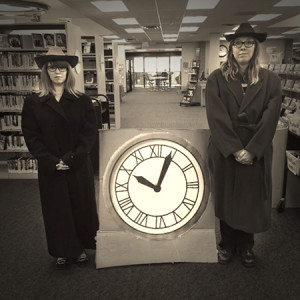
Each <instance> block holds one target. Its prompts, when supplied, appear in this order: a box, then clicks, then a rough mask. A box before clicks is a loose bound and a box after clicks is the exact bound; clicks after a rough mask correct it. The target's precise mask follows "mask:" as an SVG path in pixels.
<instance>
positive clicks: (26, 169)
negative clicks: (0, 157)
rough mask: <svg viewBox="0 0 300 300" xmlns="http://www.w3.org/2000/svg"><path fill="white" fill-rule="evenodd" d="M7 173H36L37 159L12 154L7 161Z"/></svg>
mask: <svg viewBox="0 0 300 300" xmlns="http://www.w3.org/2000/svg"><path fill="white" fill-rule="evenodd" d="M7 167H8V173H19V174H21V173H37V160H36V159H34V158H29V157H18V156H14V157H11V158H10V159H8V161H7Z"/></svg>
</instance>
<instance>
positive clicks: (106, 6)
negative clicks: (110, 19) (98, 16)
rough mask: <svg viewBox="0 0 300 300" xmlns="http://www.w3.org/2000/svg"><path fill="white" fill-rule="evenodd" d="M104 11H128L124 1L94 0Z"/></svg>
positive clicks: (93, 2) (94, 3)
mask: <svg viewBox="0 0 300 300" xmlns="http://www.w3.org/2000/svg"><path fill="white" fill-rule="evenodd" d="M91 3H92V4H93V5H95V6H96V7H97V8H98V9H99V10H100V11H102V12H117V11H128V8H127V7H126V6H125V4H124V3H123V1H92V2H91Z"/></svg>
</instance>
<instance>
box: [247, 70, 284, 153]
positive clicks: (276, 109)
mask: <svg viewBox="0 0 300 300" xmlns="http://www.w3.org/2000/svg"><path fill="white" fill-rule="evenodd" d="M272 75H273V76H271V79H270V81H269V82H270V98H269V99H268V101H267V105H266V106H265V110H264V112H263V114H262V118H261V120H260V121H259V122H258V124H257V125H258V129H257V131H256V133H255V134H254V136H253V137H252V139H251V140H250V141H249V143H248V144H247V146H246V147H245V149H246V150H248V151H249V152H251V153H252V154H254V155H255V156H256V157H257V159H261V158H262V157H263V156H264V151H265V150H266V148H267V147H268V146H269V145H271V143H272V139H273V137H274V134H275V131H276V127H277V123H278V119H279V114H280V108H281V102H282V96H281V95H282V92H281V85H280V79H279V77H277V76H275V75H274V74H272Z"/></svg>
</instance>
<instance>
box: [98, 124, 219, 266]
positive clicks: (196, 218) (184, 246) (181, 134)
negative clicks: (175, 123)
mask: <svg viewBox="0 0 300 300" xmlns="http://www.w3.org/2000/svg"><path fill="white" fill-rule="evenodd" d="M209 137H210V132H209V130H200V129H191V130H190V129H134V128H128V129H118V130H100V131H99V198H98V202H97V206H98V215H99V223H100V228H99V230H98V232H97V235H96V245H97V248H96V256H95V260H96V268H107V267H113V266H122V265H136V264H151V263H167V262H171V263H174V262H205V263H216V262H217V250H216V237H215V216H214V207H213V201H212V199H211V197H210V192H209V183H208V182H209V176H208V172H207V170H206V165H205V160H206V153H207V146H208V141H209ZM154 139H159V140H169V141H171V142H172V143H178V144H180V145H181V146H182V147H184V148H185V149H186V151H188V152H189V153H191V155H193V157H195V159H196V161H197V163H198V161H199V162H200V163H199V165H200V166H201V170H202V171H201V172H202V174H203V178H204V184H203V188H204V191H203V197H202V201H201V203H200V202H199V203H200V205H199V208H198V210H197V212H196V213H195V214H194V215H193V216H192V217H191V218H190V219H189V220H188V222H187V223H186V224H183V225H182V226H180V228H177V229H174V228H173V229H174V230H172V231H171V232H165V233H161V234H151V233H149V232H148V233H146V232H142V231H140V230H137V229H136V228H132V226H130V224H128V223H126V222H124V220H123V219H122V218H121V217H120V215H119V214H118V212H117V211H116V209H115V207H114V205H113V202H112V200H111V189H110V181H111V180H112V174H113V172H114V168H116V170H117V169H118V168H120V167H121V166H122V162H123V161H125V157H126V156H127V154H128V153H129V152H127V151H130V149H133V148H132V147H134V146H135V145H137V146H138V145H140V143H143V141H145V140H154ZM126 153H127V154H126ZM157 153H158V152H157ZM166 154H167V155H166ZM166 154H163V155H161V156H162V158H160V160H159V159H158V162H157V165H158V167H157V168H158V169H157V170H158V171H157V170H156V171H155V170H154V171H155V172H154V171H153V174H154V175H153V177H152V175H151V176H148V173H147V174H146V173H144V170H145V169H147V168H148V167H147V165H145V168H141V169H140V170H138V169H137V168H136V171H139V172H137V173H132V174H134V175H136V176H140V177H144V179H146V180H147V181H144V179H143V178H139V180H140V181H142V182H144V183H145V182H146V184H148V181H149V182H151V186H152V187H154V186H156V185H157V183H159V179H157V178H158V177H159V178H161V171H162V169H163V167H162V166H164V165H168V164H169V161H168V160H167V159H166V156H168V154H170V152H169V153H168V152H167V153H166ZM122 157H123V158H124V159H123V160H122V159H121V160H120V161H119V159H120V158H122ZM118 161H119V162H118ZM165 161H167V162H166V163H165ZM172 164H175V163H174V162H173V163H172V162H170V164H169V169H167V171H166V173H165V175H164V176H165V177H164V178H163V180H162V183H161V189H162V190H163V188H164V185H165V184H167V183H168V181H169V180H170V178H169V175H170V174H169V173H168V172H169V171H172V172H171V173H172V174H173V173H176V172H175V171H174V168H175V165H172ZM141 166H142V165H141ZM171 168H172V169H171ZM187 168H188V164H187ZM175 170H176V169H175ZM140 171H141V172H140ZM177 171H178V172H179V170H177ZM125 172H126V171H125ZM156 172H157V173H159V174H156ZM162 173H164V172H162ZM179 174H180V173H179ZM162 177H163V176H162ZM132 179H133V178H132ZM121 184H123V183H122V182H121V183H120V186H121ZM135 184H138V182H137V181H136V182H135ZM149 185H150V184H149ZM119 188H121V187H119ZM139 188H141V189H142V188H144V189H146V188H148V186H145V187H144V186H143V184H141V185H140V187H139ZM156 188H157V187H156ZM149 191H150V192H151V189H150V187H149ZM142 193H143V192H142Z"/></svg>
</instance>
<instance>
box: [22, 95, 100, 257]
mask: <svg viewBox="0 0 300 300" xmlns="http://www.w3.org/2000/svg"><path fill="white" fill-rule="evenodd" d="M22 130H23V134H24V137H25V141H26V144H27V147H28V149H29V151H30V153H31V154H32V155H33V156H34V157H35V158H37V160H38V178H39V188H40V197H41V204H42V212H43V217H44V223H45V230H46V237H47V243H48V251H49V254H50V255H52V256H54V257H76V256H78V255H79V254H80V253H81V252H82V250H83V249H89V248H95V236H96V231H97V230H98V227H99V223H98V216H97V209H96V201H95V187H94V175H93V169H92V165H91V162H90V158H89V152H90V150H91V148H92V146H93V144H94V142H95V140H96V136H97V127H96V117H95V112H94V108H93V105H92V102H91V100H90V98H89V97H88V96H86V95H84V94H83V95H81V96H80V97H79V98H76V97H75V96H73V95H71V94H69V93H67V92H66V91H65V92H64V94H63V95H62V98H61V100H60V102H57V101H56V100H55V98H54V96H53V95H47V96H44V97H38V95H36V94H34V95H32V96H29V97H28V98H27V99H25V101H24V106H23V111H22ZM60 158H61V159H62V160H63V161H64V162H65V163H66V164H67V165H69V167H70V170H67V171H58V170H56V164H57V163H58V162H59V159H60Z"/></svg>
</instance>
